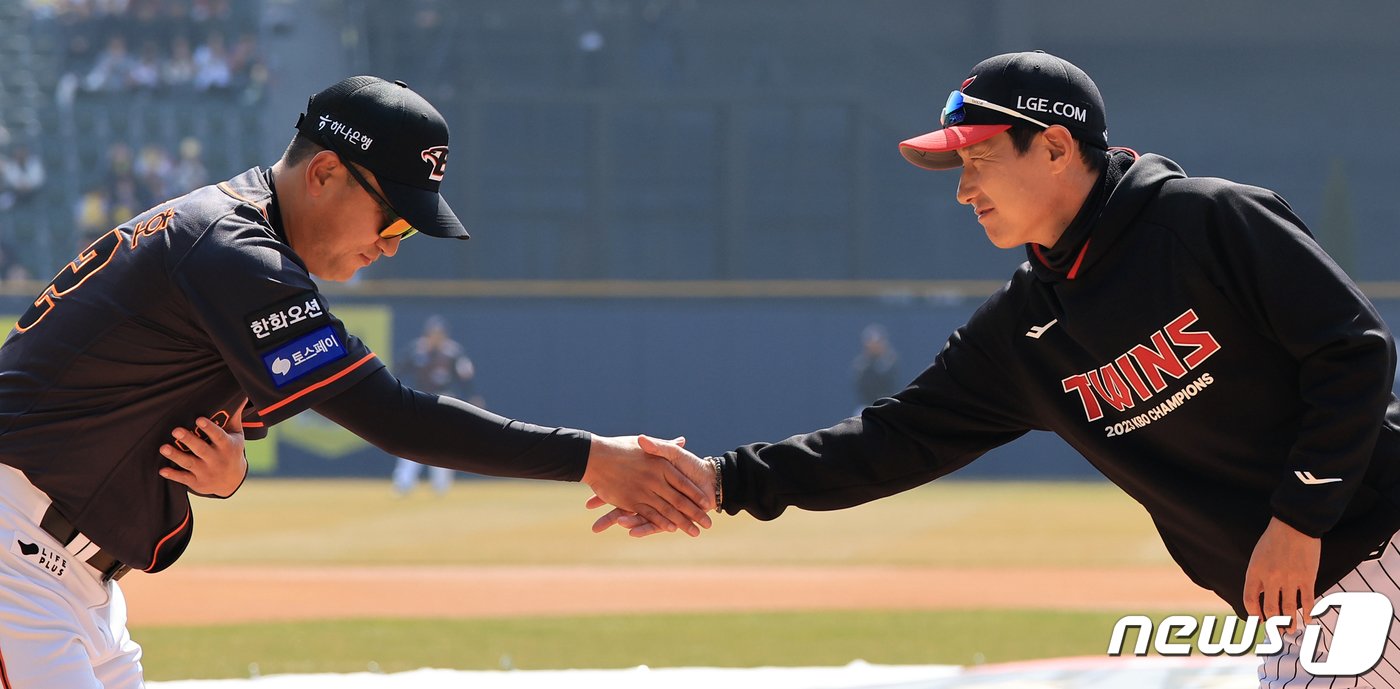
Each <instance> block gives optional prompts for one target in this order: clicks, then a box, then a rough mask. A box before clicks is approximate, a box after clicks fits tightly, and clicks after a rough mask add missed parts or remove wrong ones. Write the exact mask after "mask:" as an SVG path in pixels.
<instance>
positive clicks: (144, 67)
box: [127, 39, 161, 91]
mask: <svg viewBox="0 0 1400 689" xmlns="http://www.w3.org/2000/svg"><path fill="white" fill-rule="evenodd" d="M160 66H161V61H160V53H159V49H158V48H157V47H156V42H155V41H154V40H151V39H146V40H145V41H143V42H142V43H141V55H140V57H138V58H136V61H135V62H134V63H133V64H132V65H131V71H130V72H129V73H128V76H127V83H128V84H129V85H130V86H132V87H133V88H137V89H142V90H146V91H154V90H155V89H157V88H160V81H161V79H160V71H161V70H160Z"/></svg>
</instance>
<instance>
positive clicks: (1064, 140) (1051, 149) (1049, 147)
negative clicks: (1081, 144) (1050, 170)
mask: <svg viewBox="0 0 1400 689" xmlns="http://www.w3.org/2000/svg"><path fill="white" fill-rule="evenodd" d="M1042 138H1043V139H1044V141H1045V150H1046V152H1047V153H1049V154H1050V163H1051V164H1052V165H1055V166H1056V167H1064V166H1067V165H1068V163H1070V162H1071V161H1073V160H1074V154H1075V151H1077V150H1078V146H1077V145H1076V144H1075V142H1074V135H1073V134H1070V133H1069V130H1068V129H1065V128H1064V127H1063V126H1061V125H1058V124H1053V125H1050V128H1049V129H1046V130H1045V131H1044V132H1042Z"/></svg>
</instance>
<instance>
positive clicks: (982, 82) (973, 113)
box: [899, 50, 1108, 170]
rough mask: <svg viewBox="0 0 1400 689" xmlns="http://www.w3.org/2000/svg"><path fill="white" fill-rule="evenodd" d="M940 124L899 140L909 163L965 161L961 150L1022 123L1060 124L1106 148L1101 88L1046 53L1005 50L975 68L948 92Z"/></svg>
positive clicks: (939, 166)
mask: <svg viewBox="0 0 1400 689" xmlns="http://www.w3.org/2000/svg"><path fill="white" fill-rule="evenodd" d="M939 123H940V124H941V125H943V128H942V129H939V130H937V131H932V132H929V133H927V134H924V135H922V136H916V137H914V138H912V139H907V140H905V141H902V142H900V144H899V152H900V153H902V154H904V157H905V159H906V160H908V161H909V162H911V163H913V164H915V165H918V166H919V167H921V168H926V169H929V170H947V169H949V168H955V167H960V166H962V159H961V158H959V157H958V154H957V150H958V149H960V148H965V147H967V146H971V145H972V144H975V143H978V142H980V141H986V140H987V139H990V138H992V137H993V136H996V135H997V134H1000V133H1002V132H1004V131H1006V130H1008V129H1010V128H1011V125H1013V124H1018V123H1034V124H1039V125H1041V126H1042V127H1045V128H1048V127H1049V126H1051V125H1056V124H1058V125H1062V126H1064V127H1065V128H1066V129H1068V130H1069V131H1070V133H1071V134H1073V135H1074V138H1075V139H1077V140H1079V141H1084V142H1088V143H1089V144H1091V145H1093V146H1096V147H1098V148H1103V149H1107V148H1108V125H1107V123H1106V121H1105V119H1104V107H1103V97H1102V96H1100V95H1099V87H1098V86H1096V85H1094V80H1093V79H1090V78H1089V75H1088V74H1085V73H1084V70H1082V69H1080V68H1078V67H1075V66H1074V65H1073V64H1070V62H1069V61H1067V60H1064V59H1061V58H1058V57H1055V56H1054V55H1051V54H1049V53H1047V52H1044V51H1041V50H1036V51H1033V52H1026V53H1006V54H1004V55H997V56H996V57H989V58H987V59H985V60H983V61H981V62H979V63H977V66H975V67H973V68H972V72H971V73H970V74H968V77H967V80H966V81H964V82H963V83H962V86H961V87H959V88H958V89H957V90H955V91H953V92H952V93H950V94H949V95H948V102H947V104H946V105H945V106H944V109H943V114H942V116H941V117H940V118H939Z"/></svg>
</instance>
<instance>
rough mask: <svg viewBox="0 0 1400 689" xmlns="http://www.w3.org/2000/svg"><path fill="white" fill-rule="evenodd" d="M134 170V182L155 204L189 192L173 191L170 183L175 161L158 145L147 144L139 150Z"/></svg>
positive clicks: (183, 190)
mask: <svg viewBox="0 0 1400 689" xmlns="http://www.w3.org/2000/svg"><path fill="white" fill-rule="evenodd" d="M135 170H136V180H137V182H138V183H139V184H140V185H141V187H142V189H144V190H145V192H146V196H147V197H148V198H151V199H154V200H155V201H157V202H160V201H163V200H165V199H169V198H174V197H176V196H179V195H181V194H184V193H185V192H187V191H189V190H190V189H181V190H179V191H177V190H176V189H175V186H174V184H173V183H172V180H173V178H174V172H175V161H173V160H171V159H170V152H169V151H167V150H165V147H164V146H161V145H159V144H147V145H146V146H145V147H144V148H142V149H141V154H140V155H139V156H137V157H136V168H135ZM191 188H193V187H191Z"/></svg>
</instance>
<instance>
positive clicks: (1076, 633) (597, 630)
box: [137, 611, 1119, 680]
mask: <svg viewBox="0 0 1400 689" xmlns="http://www.w3.org/2000/svg"><path fill="white" fill-rule="evenodd" d="M1118 617H1119V615H1117V614H1110V613H1075V612H1041V611H1034V612H1014V611H997V613H996V614H995V615H988V614H986V613H982V612H977V611H948V612H849V613H848V612H832V613H765V614H761V615H759V614H753V615H748V614H745V615H738V614H728V615H649V616H603V617H567V618H547V619H501V620H490V619H487V620H449V621H442V620H433V621H427V620H359V621H353V622H312V623H297V624H269V625H231V626H224V627H203V628H181V629H147V630H138V632H137V638H138V641H140V642H141V643H142V645H143V646H144V647H145V650H146V660H145V664H146V673H147V679H151V680H163V679H193V678H225V677H247V676H248V675H249V670H250V666H251V665H253V664H256V666H257V671H258V672H260V673H261V674H281V673H309V672H363V671H365V670H366V669H369V668H370V667H371V665H370V663H373V664H374V665H373V667H375V668H378V669H379V670H381V671H383V672H402V671H406V670H412V669H417V668H423V667H434V668H452V669H463V670H497V669H501V668H502V667H514V668H517V669H525V670H541V669H564V668H619V667H634V666H637V665H648V666H651V667H691V666H705V667H756V666H763V665H777V666H835V665H845V664H847V663H849V662H851V661H852V660H857V659H861V660H865V661H868V662H871V663H880V664H917V665H922V664H951V665H974V664H978V663H983V662H987V663H995V662H1006V661H1012V660H1023V659H1029V658H1050V657H1061V656H1076V655H1102V654H1103V652H1104V649H1105V647H1106V646H1107V644H1108V638H1109V634H1110V632H1111V631H1112V629H1113V623H1114V621H1116V620H1117V619H1118Z"/></svg>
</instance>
